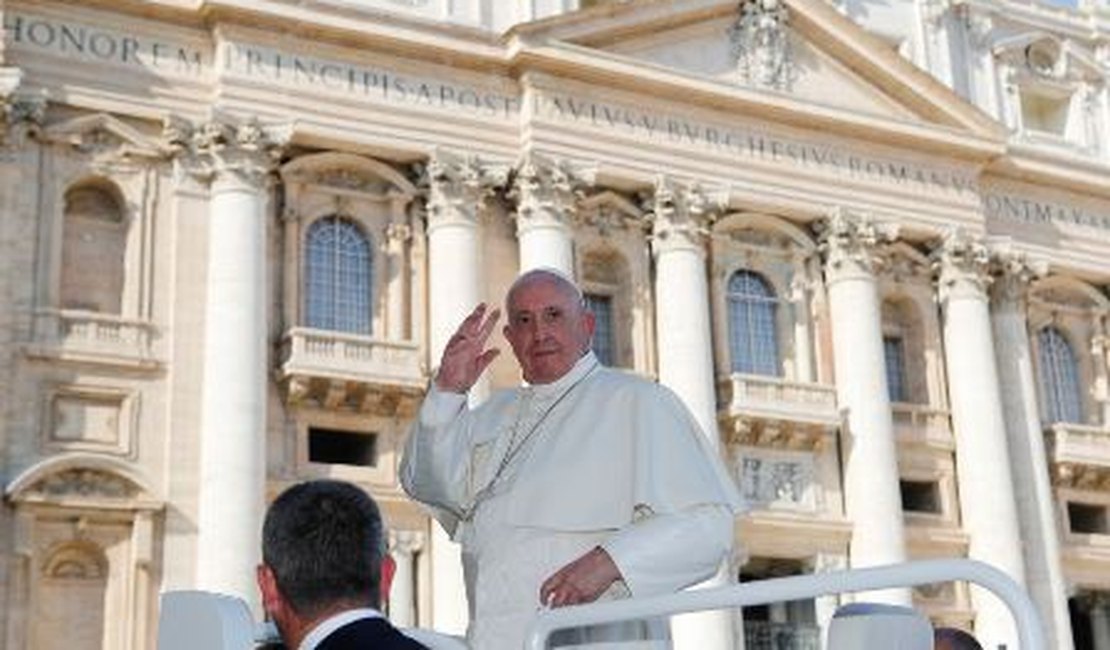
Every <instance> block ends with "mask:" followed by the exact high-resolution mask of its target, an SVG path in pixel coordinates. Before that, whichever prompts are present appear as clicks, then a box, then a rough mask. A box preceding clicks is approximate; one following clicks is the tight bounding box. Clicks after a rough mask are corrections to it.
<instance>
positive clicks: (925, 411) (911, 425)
mask: <svg viewBox="0 0 1110 650" xmlns="http://www.w3.org/2000/svg"><path fill="white" fill-rule="evenodd" d="M890 410H891V415H892V416H893V418H894V432H895V434H896V435H897V436H898V439H899V440H903V441H906V442H917V443H922V444H928V445H934V446H940V447H945V448H951V447H952V446H953V445H954V444H955V442H954V441H953V438H952V426H951V424H950V420H949V413H948V410H947V409H938V408H933V407H932V406H928V405H926V404H910V403H907V402H893V403H892V404H891V405H890Z"/></svg>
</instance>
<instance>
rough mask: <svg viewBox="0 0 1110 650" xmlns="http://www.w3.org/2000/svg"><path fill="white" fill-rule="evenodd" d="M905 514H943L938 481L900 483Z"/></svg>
mask: <svg viewBox="0 0 1110 650" xmlns="http://www.w3.org/2000/svg"><path fill="white" fill-rule="evenodd" d="M898 487H899V488H901V492H902V510H903V511H904V512H923V513H925V514H930V515H939V514H941V507H940V488H939V486H938V485H937V484H936V481H899V483H898Z"/></svg>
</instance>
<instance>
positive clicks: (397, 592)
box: [389, 530, 426, 627]
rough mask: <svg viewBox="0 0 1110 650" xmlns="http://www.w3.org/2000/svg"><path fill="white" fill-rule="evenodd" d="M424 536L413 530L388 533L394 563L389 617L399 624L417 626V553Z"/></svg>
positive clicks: (423, 544)
mask: <svg viewBox="0 0 1110 650" xmlns="http://www.w3.org/2000/svg"><path fill="white" fill-rule="evenodd" d="M425 542H426V540H425V535H424V533H423V532H420V531H415V530H397V531H390V533H389V552H390V554H392V556H393V560H394V562H396V565H397V570H396V572H395V573H394V574H393V586H392V587H391V589H390V592H389V618H390V620H391V621H393V624H394V625H396V626H398V627H416V624H417V623H416V555H417V554H418V553H420V552H421V551H423V550H424V546H425Z"/></svg>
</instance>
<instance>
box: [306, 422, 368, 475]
mask: <svg viewBox="0 0 1110 650" xmlns="http://www.w3.org/2000/svg"><path fill="white" fill-rule="evenodd" d="M308 460H309V462H312V463H327V464H330V465H353V466H355V467H375V466H376V465H377V464H378V435H377V434H376V433H359V432H355V431H342V430H339V429H321V428H316V427H310V428H309V430H308Z"/></svg>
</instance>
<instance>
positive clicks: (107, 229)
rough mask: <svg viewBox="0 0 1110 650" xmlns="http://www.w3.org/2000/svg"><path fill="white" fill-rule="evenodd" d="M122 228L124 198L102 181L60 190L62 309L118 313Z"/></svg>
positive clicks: (124, 235)
mask: <svg viewBox="0 0 1110 650" xmlns="http://www.w3.org/2000/svg"><path fill="white" fill-rule="evenodd" d="M126 248H127V232H126V224H125V220H124V214H123V201H122V200H121V199H120V197H119V196H118V194H117V192H116V191H115V188H114V187H112V186H111V185H110V184H108V183H107V182H87V183H81V184H79V185H75V186H73V187H71V188H69V189H68V190H66V193H65V211H64V217H63V225H62V267H61V283H60V284H61V286H60V292H59V303H60V304H61V307H62V309H83V310H87V311H94V312H99V313H103V314H119V313H120V312H121V308H122V305H123V279H124V278H123V269H124V260H125V258H126V252H127V251H126Z"/></svg>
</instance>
